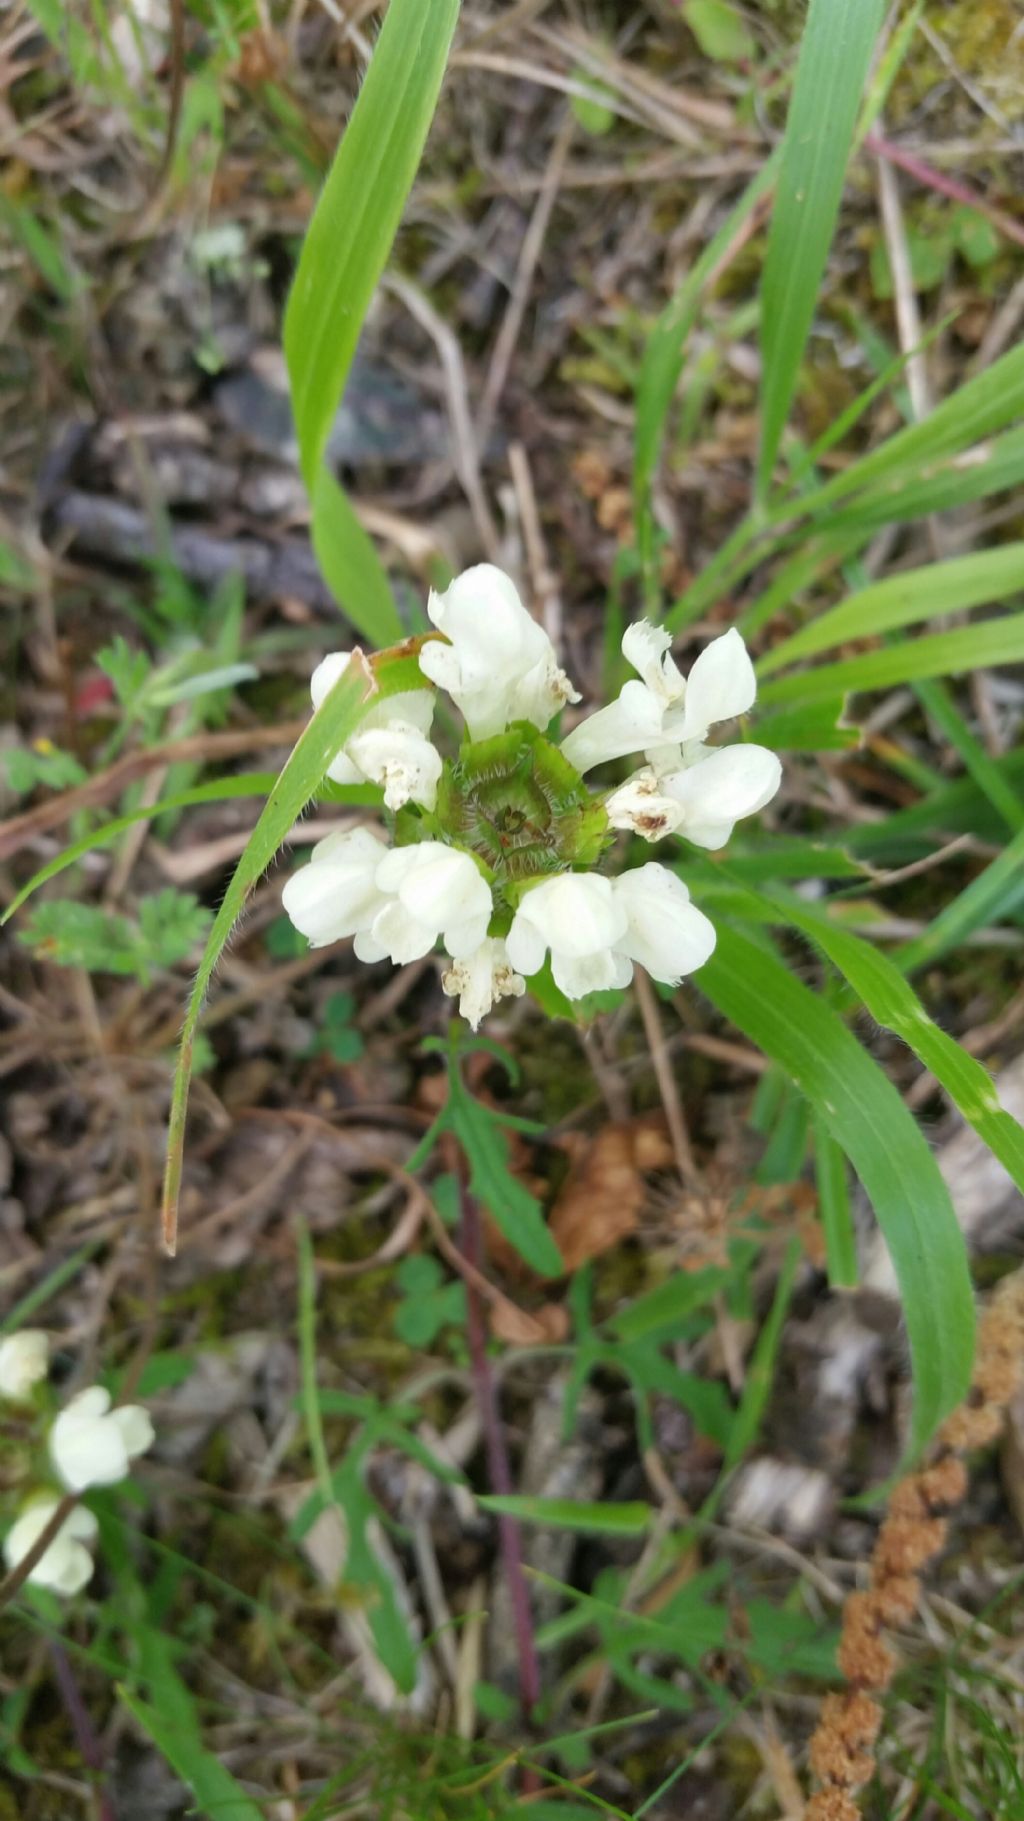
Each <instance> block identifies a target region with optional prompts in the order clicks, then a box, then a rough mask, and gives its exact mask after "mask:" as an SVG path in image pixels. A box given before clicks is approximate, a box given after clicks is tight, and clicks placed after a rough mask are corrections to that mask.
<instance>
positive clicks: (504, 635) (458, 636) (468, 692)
mask: <svg viewBox="0 0 1024 1821" xmlns="http://www.w3.org/2000/svg"><path fill="white" fill-rule="evenodd" d="M427 613H428V614H429V616H430V619H431V622H432V623H433V625H435V626H436V627H437V629H438V631H439V632H443V633H444V634H445V637H446V638H447V639H448V640H449V641H450V643H449V644H447V645H445V644H443V643H442V642H441V640H440V639H430V640H429V641H428V642H427V644H426V645H424V647H423V649H422V651H421V652H420V669H421V670H422V672H423V674H424V676H426V677H429V678H430V681H431V682H432V683H436V684H437V685H438V686H439V687H440V688H441V689H446V690H447V691H448V694H449V695H450V696H451V697H452V700H453V701H454V702H455V703H456V705H457V707H458V708H460V709H461V711H462V714H463V715H464V717H465V721H466V726H467V727H468V729H469V733H470V736H471V738H472V739H474V740H483V739H486V738H487V737H488V736H489V735H490V734H496V733H502V732H503V731H504V729H505V728H506V727H507V726H508V725H509V724H510V722H512V721H531V722H532V723H533V725H534V726H535V727H539V728H540V729H541V731H542V732H543V730H544V728H545V727H547V725H548V723H549V721H551V719H552V718H553V716H554V715H556V714H557V713H558V710H559V709H560V708H561V707H562V705H563V703H565V702H578V701H579V699H580V698H579V695H578V693H577V691H576V690H575V689H574V688H573V686H572V684H571V683H570V681H569V679H568V677H567V676H566V674H565V672H564V670H560V669H559V666H558V660H557V658H556V656H555V651H554V647H553V646H552V643H551V640H550V639H549V638H548V636H547V633H546V632H545V631H544V629H543V627H542V626H538V624H537V622H536V620H535V619H533V618H532V617H531V615H530V614H529V613H527V611H526V608H525V607H524V606H523V603H522V601H521V600H520V599H519V595H518V593H517V592H516V588H515V585H514V583H513V582H512V581H510V579H509V577H508V576H507V575H504V574H503V573H502V571H501V570H500V569H496V568H495V567H494V566H493V564H491V563H479V564H477V566H476V567H475V568H473V569H467V570H465V571H464V573H463V574H462V575H460V576H457V577H456V579H455V581H454V582H453V583H452V585H451V587H450V588H449V589H448V590H447V592H446V593H445V594H433V593H432V594H431V596H430V599H429V601H428V602H427Z"/></svg>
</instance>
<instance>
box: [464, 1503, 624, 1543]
mask: <svg viewBox="0 0 1024 1821" xmlns="http://www.w3.org/2000/svg"><path fill="white" fill-rule="evenodd" d="M476 1502H477V1504H478V1505H479V1506H480V1507H481V1509H482V1510H483V1511H493V1512H494V1513H495V1515H496V1516H497V1517H511V1518H518V1519H519V1521H520V1523H523V1524H549V1525H551V1526H553V1527H554V1528H555V1529H556V1530H575V1531H577V1532H578V1533H579V1534H580V1535H584V1534H586V1535H590V1536H594V1535H603V1536H642V1535H643V1533H644V1531H645V1530H646V1529H647V1528H648V1527H649V1525H650V1522H651V1518H652V1516H653V1513H652V1511H651V1507H650V1506H649V1505H644V1504H641V1503H640V1501H639V1500H632V1501H630V1500H625V1501H622V1502H620V1503H617V1502H616V1501H615V1500H613V1499H608V1500H604V1501H601V1502H598V1501H594V1502H593V1503H590V1502H588V1501H586V1500H584V1499H545V1498H535V1497H533V1496H532V1495H531V1494H530V1493H523V1494H521V1495H519V1494H514V1493H508V1494H501V1495H499V1494H497V1493H495V1494H494V1496H493V1497H486V1498H485V1497H478V1498H477V1501H476Z"/></svg>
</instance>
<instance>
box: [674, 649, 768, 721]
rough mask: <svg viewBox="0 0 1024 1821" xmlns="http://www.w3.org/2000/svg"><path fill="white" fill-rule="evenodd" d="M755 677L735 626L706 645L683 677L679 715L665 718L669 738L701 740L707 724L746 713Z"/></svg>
mask: <svg viewBox="0 0 1024 1821" xmlns="http://www.w3.org/2000/svg"><path fill="white" fill-rule="evenodd" d="M756 695H757V680H756V678H755V676H754V666H753V665H752V663H751V662H750V655H749V653H748V651H747V648H746V646H745V645H744V643H743V640H742V638H741V637H740V634H739V633H738V632H737V630H736V628H735V626H733V627H732V628H731V629H730V631H728V632H726V633H723V634H722V637H721V638H720V639H712V641H711V643H710V645H705V647H704V650H703V651H702V652H701V654H700V657H699V658H698V659H697V661H696V663H695V664H694V665H693V668H692V669H691V671H690V674H689V676H688V677H687V679H686V697H685V702H684V712H683V714H682V717H681V718H680V717H678V715H673V716H671V717H670V718H668V719H667V720H666V723H665V732H666V733H667V734H668V736H669V738H676V737H678V738H679V739H681V740H703V739H704V736H705V735H706V733H707V731H708V728H709V727H714V726H715V724H716V723H717V722H718V721H730V720H732V718H733V716H734V715H738V714H746V712H747V710H748V708H752V707H753V705H754V698H755V696H756Z"/></svg>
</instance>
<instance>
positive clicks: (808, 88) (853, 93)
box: [758, 0, 885, 497]
mask: <svg viewBox="0 0 1024 1821" xmlns="http://www.w3.org/2000/svg"><path fill="white" fill-rule="evenodd" d="M884 10H885V5H884V0H811V4H810V8H809V10H808V15H807V23H806V26H805V27H804V34H803V38H802V41H801V45H800V57H799V61H798V64H797V71H796V81H795V83H794V87H793V99H792V101H791V103H790V108H789V117H788V119H787V121H786V132H785V137H784V139H783V143H782V164H781V169H780V171H779V182H778V188H777V190H776V196H775V208H774V211H773V213H772V223H771V230H770V233H769V237H768V251H767V254H766V256H765V268H764V279H763V283H762V338H761V340H762V358H763V363H764V379H763V382H762V392H761V447H760V451H759V455H758V491H759V493H760V494H761V495H762V497H763V495H764V494H765V493H766V492H767V490H768V487H769V485H770V482H771V478H772V473H773V470H774V467H775V458H776V455H777V454H778V450H779V444H780V442H781V440H782V432H783V430H784V428H785V424H786V419H787V417H788V416H789V409H790V406H791V404H792V402H793V394H794V392H795V391H796V384H797V375H798V373H799V369H800V361H801V359H802V357H803V352H804V346H805V344H806V341H807V336H808V332H809V330H810V327H811V321H812V318H813V316H814V309H815V305H816V302H817V297H818V287H819V285H820V283H821V278H822V274H823V272H824V270H825V262H826V260H827V258H828V250H829V247H830V245H831V242H832V235H833V232H834V230H835V224H836V217H837V215H838V213H839V204H840V201H841V198H842V193H843V181H844V178H845V174H846V162H847V159H848V157H849V154H850V147H851V145H852V143H853V134H854V128H855V126H856V124H857V112H858V109H859V106H860V100H861V94H862V92H863V89H864V84H865V81H866V78H867V74H868V68H869V65H870V62H871V54H872V51H873V50H874V47H875V42H876V39H877V37H878V33H879V31H880V29H881V24H882V16H883V13H884Z"/></svg>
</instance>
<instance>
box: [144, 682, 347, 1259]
mask: <svg viewBox="0 0 1024 1821" xmlns="http://www.w3.org/2000/svg"><path fill="white" fill-rule="evenodd" d="M374 693H375V692H374V681H373V677H372V675H371V673H370V671H369V669H368V667H367V666H366V665H365V663H363V662H353V663H351V664H350V665H349V666H348V669H347V670H345V671H344V672H343V674H342V675H341V676H340V677H339V678H338V681H337V682H336V683H335V685H334V688H333V689H332V690H331V691H330V693H329V695H327V696H326V697H325V699H324V701H323V702H322V703H321V706H320V707H319V708H318V710H317V712H316V714H315V715H314V716H313V717H312V720H311V721H310V723H309V726H308V727H307V728H306V730H305V732H304V733H303V734H302V735H301V736H300V738H299V740H298V741H297V743H296V745H295V747H294V748H293V750H292V752H291V754H290V756H289V758H288V759H287V761H286V762H285V766H284V769H283V771H282V772H281V775H280V777H279V778H278V780H277V782H276V784H275V785H274V788H273V790H272V791H271V793H270V796H269V797H268V799H267V802H266V804H265V805H264V808H263V812H262V814H261V815H260V818H259V820H258V822H257V823H256V827H255V828H254V829H253V831H252V834H251V835H250V837H249V840H248V842H247V843H246V847H245V852H244V853H243V854H242V857H241V859H240V860H239V862H238V865H237V866H236V867H235V870H234V872H233V873H232V875H231V880H230V883H229V885H228V888H227V891H226V892H225V894H224V899H223V902H222V904H221V907H220V910H219V911H218V912H217V915H216V917H215V919H214V923H213V928H212V929H211V931H210V935H209V938H208V940H207V943H206V947H205V948H204V950H203V955H202V960H201V961H200V963H199V971H198V973H197V975H196V979H195V984H194V986H193V988H192V992H191V995H190V997H189V1002H188V1007H187V1009H186V1012H185V1022H184V1025H183V1027H182V1032H181V1041H180V1047H179V1050H178V1065H177V1068H176V1069H175V1073H174V1087H173V1090H172V1094H171V1114H170V1123H169V1127H168V1134H167V1165H166V1170H165V1174H164V1195H163V1238H164V1245H165V1246H166V1248H167V1250H168V1251H169V1252H172V1253H173V1251H174V1249H175V1244H176V1238H177V1219H178V1197H179V1194H180V1191H181V1168H182V1158H183V1154H184V1144H185V1118H186V1114H187V1111H188V1091H189V1083H190V1081H191V1078H192V1049H193V1044H194V1040H195V1034H196V1029H197V1027H198V1024H199V1015H200V1013H201V1011H202V1007H203V1001H204V999H205V998H206V991H207V988H208V986H209V984H210V981H211V979H212V977H213V971H214V968H215V967H216V965H217V962H218V961H219V960H220V957H221V954H222V953H223V951H224V948H225V946H226V944H227V942H228V940H229V938H230V936H231V932H232V930H233V929H234V927H235V924H236V923H237V922H238V919H239V917H240V916H241V914H242V911H243V909H244V906H245V901H246V898H247V897H248V895H249V893H250V892H251V890H252V888H253V886H254V885H255V884H256V881H257V880H258V879H259V877H260V875H261V874H262V873H263V872H265V870H266V868H267V867H268V866H269V865H270V862H271V860H272V859H273V858H274V855H275V854H276V853H277V850H278V848H279V847H280V846H281V844H282V842H283V841H284V840H285V839H286V837H287V834H288V831H289V829H290V828H291V827H292V824H293V823H294V822H295V820H296V818H297V817H298V816H299V815H301V813H302V811H303V810H304V809H305V807H306V804H307V803H308V802H309V800H310V798H311V797H312V796H313V793H314V792H315V791H316V790H317V789H318V788H319V786H320V784H321V783H322V782H323V779H324V777H325V776H326V773H327V767H328V765H329V764H330V763H331V760H332V759H333V758H334V757H335V755H336V754H337V753H338V752H339V751H340V749H341V747H342V746H344V744H345V742H346V740H348V739H349V738H350V737H351V735H352V733H353V732H354V730H355V728H356V727H357V726H358V725H359V721H360V719H361V718H362V715H363V713H365V711H366V709H367V708H368V706H369V704H370V702H371V700H372V699H373V695H374Z"/></svg>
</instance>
